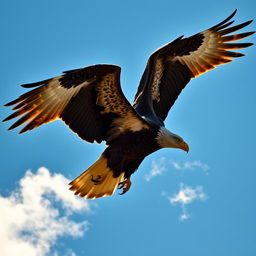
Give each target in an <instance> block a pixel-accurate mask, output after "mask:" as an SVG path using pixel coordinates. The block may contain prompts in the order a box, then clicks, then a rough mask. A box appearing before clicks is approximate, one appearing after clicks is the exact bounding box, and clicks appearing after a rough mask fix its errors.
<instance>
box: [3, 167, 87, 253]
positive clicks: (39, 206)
mask: <svg viewBox="0 0 256 256" xmlns="http://www.w3.org/2000/svg"><path fill="white" fill-rule="evenodd" d="M69 182H70V181H69V180H68V179H67V178H65V177H64V176H63V175H61V174H51V173H50V172H49V171H48V170H47V169H46V168H44V167H42V168H39V169H38V171H37V172H36V173H35V174H33V173H32V172H31V171H27V172H26V174H25V176H24V178H22V179H21V180H20V181H19V186H18V188H17V189H16V190H14V191H12V192H11V193H10V195H9V196H8V197H5V196H2V195H0V209H1V210H0V255H4V256H13V255H20V254H22V255H26V256H43V255H46V254H48V253H50V252H51V247H52V246H53V245H56V241H57V239H58V238H60V237H61V236H63V235H68V236H72V237H81V236H83V234H84V232H85V231H86V230H87V229H88V222H87V221H83V222H76V221H74V220H72V218H71V217H72V214H74V213H76V212H80V211H86V212H90V210H91V207H90V204H89V203H88V201H86V200H84V199H81V198H79V197H76V196H74V195H73V193H72V192H71V191H69V190H68V189H67V188H68V186H67V184H68V183H69ZM21 252H22V253H21ZM68 252H69V253H68V255H75V253H74V252H73V251H72V250H69V249H68ZM56 255H58V254H56Z"/></svg>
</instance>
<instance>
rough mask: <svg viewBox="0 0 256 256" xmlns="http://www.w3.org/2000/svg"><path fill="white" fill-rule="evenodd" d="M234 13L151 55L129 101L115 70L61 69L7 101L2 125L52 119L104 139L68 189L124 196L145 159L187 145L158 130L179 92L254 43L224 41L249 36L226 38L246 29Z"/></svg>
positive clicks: (32, 124) (90, 194) (83, 135)
mask: <svg viewBox="0 0 256 256" xmlns="http://www.w3.org/2000/svg"><path fill="white" fill-rule="evenodd" d="M235 13H236V10H235V11H234V12H233V13H232V14H231V15H230V16H229V17H228V18H226V19H225V20H224V21H222V22H220V23H219V24H217V25H215V26H213V27H211V28H209V29H207V30H205V31H203V32H200V33H197V34H195V35H193V36H190V37H188V38H183V36H182V37H179V38H177V39H176V40H174V41H172V42H170V43H168V44H166V45H164V46H163V47H161V48H160V49H158V50H157V51H155V52H154V53H153V54H152V55H151V56H150V57H149V60H148V63H147V65H146V68H145V71H144V73H143V75H142V78H141V81H140V84H139V87H138V91H137V93H136V95H135V99H134V103H133V105H131V104H130V103H129V102H128V100H127V99H126V98H125V96H124V94H123V92H122V90H121V87H120V72H121V68H120V67H118V66H115V65H107V64H99V65H94V66H89V67H85V68H81V69H76V70H70V71H65V72H63V75H61V76H58V77H54V78H51V79H47V80H44V81H40V82H37V83H31V84H24V85H22V86H23V87H25V88H34V89H33V90H31V91H29V92H27V93H25V94H23V95H21V96H20V97H18V98H17V99H16V100H14V101H11V102H9V103H7V104H6V106H11V105H14V107H13V110H15V112H14V113H13V114H11V115H10V116H8V117H7V118H6V119H4V120H3V121H8V120H10V119H13V118H16V117H19V116H22V117H21V118H20V119H18V120H17V121H16V122H15V123H14V124H13V125H12V126H11V127H10V128H9V129H14V128H16V127H18V126H20V125H22V124H26V125H25V126H24V127H23V129H22V130H21V131H20V133H23V132H26V131H28V130H32V129H34V128H36V127H38V126H40V125H42V124H45V123H49V122H51V121H54V120H56V119H61V120H63V121H64V122H65V123H66V124H67V125H68V126H69V127H70V129H71V130H72V131H74V132H75V133H77V134H78V136H79V137H80V138H82V139H83V140H86V141H88V142H94V141H96V142H98V143H101V142H102V141H106V144H107V148H106V149H105V151H104V152H103V153H102V155H101V156H100V158H99V159H98V160H97V161H96V162H95V163H94V164H93V165H92V166H91V167H90V168H88V169H87V170H86V171H85V172H83V173H82V174H81V175H80V176H79V177H77V178H76V179H74V180H73V181H72V182H71V183H70V185H71V188H70V189H71V190H73V191H75V194H77V195H80V196H82V197H86V198H88V199H93V198H98V197H103V196H108V195H112V194H113V193H114V192H115V190H116V189H117V187H118V186H119V187H118V188H119V189H122V194H124V193H125V192H127V191H128V190H129V188H130V186H131V180H130V176H131V175H132V174H133V173H134V172H135V171H136V170H137V169H138V167H139V165H140V164H141V162H142V161H143V159H144V158H145V157H146V156H147V155H149V154H151V153H153V152H154V151H157V150H159V149H161V148H166V147H168V148H180V149H182V150H185V151H187V152H188V150H189V146H188V144H187V143H186V142H185V141H184V140H183V139H182V138H181V137H180V136H178V135H176V134H174V133H172V132H170V131H168V130H167V129H166V128H165V127H164V120H165V118H166V117H167V115H168V112H169V110H170V108H171V107H172V106H173V104H174V103H175V101H176V99H177V98H178V96H179V94H180V93H181V91H182V89H184V87H185V86H186V84H187V83H188V82H189V81H190V79H192V78H194V77H197V76H199V75H201V74H203V73H205V72H207V71H209V70H211V69H213V68H215V67H216V66H217V65H221V64H225V63H228V62H230V61H232V59H233V58H236V57H241V56H243V54H241V53H236V52H233V51H230V50H234V49H241V48H246V47H248V46H251V45H252V43H230V42H231V41H237V40H240V39H243V38H245V37H247V36H250V35H252V34H253V33H254V32H244V33H240V34H231V35H230V33H232V32H235V31H237V30H240V29H242V28H244V27H245V26H247V25H249V24H250V23H251V22H252V21H247V22H244V23H242V24H239V25H236V26H230V25H231V24H232V23H233V21H230V20H231V19H232V18H233V16H234V15H235Z"/></svg>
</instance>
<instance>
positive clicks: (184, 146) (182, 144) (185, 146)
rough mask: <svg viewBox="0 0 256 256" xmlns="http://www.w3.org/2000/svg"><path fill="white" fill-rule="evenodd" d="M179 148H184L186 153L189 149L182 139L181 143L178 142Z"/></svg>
mask: <svg viewBox="0 0 256 256" xmlns="http://www.w3.org/2000/svg"><path fill="white" fill-rule="evenodd" d="M179 148H180V149H182V150H184V151H186V152H187V153H188V151H189V146H188V144H187V143H186V142H185V141H183V142H182V143H181V144H180V147H179Z"/></svg>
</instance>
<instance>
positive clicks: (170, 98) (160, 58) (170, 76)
mask: <svg viewBox="0 0 256 256" xmlns="http://www.w3.org/2000/svg"><path fill="white" fill-rule="evenodd" d="M235 13H236V11H234V12H233V13H232V14H231V15H230V16H229V17H228V18H226V19H225V20H224V21H222V22H220V23H219V24H217V25H215V26H213V27H211V28H209V29H207V30H205V31H203V32H200V33H198V34H195V35H193V36H191V37H188V38H182V37H180V38H178V39H176V40H174V41H173V42H171V43H168V44H167V45H165V46H163V47H162V48H160V49H159V50H157V51H155V52H154V53H153V54H152V55H151V56H150V59H149V62H148V63H151V65H147V67H146V70H145V72H144V74H150V76H151V79H150V78H149V77H147V76H146V75H144V76H143V77H142V80H141V82H140V85H139V87H138V91H137V94H136V96H135V100H134V105H135V108H138V109H139V108H140V106H139V105H140V102H142V101H141V99H142V98H143V97H142V96H143V94H145V93H148V94H149V96H150V97H151V98H152V101H153V107H154V111H155V114H156V115H157V116H158V117H160V118H161V119H162V120H164V119H165V118H166V116H167V114H168V111H169V109H170V108H171V107H172V105H173V104H174V102H175V100H176V99H177V97H178V96H179V94H180V93H181V91H182V89H183V88H184V87H185V86H186V84H187V83H188V82H189V81H190V79H191V78H194V77H197V76H199V75H201V74H203V73H205V72H207V71H209V70H211V69H213V68H215V67H216V66H218V65H221V64H225V63H228V62H231V61H232V60H233V58H237V57H241V56H244V54H241V53H237V52H231V51H229V50H234V49H242V48H246V47H249V46H251V45H253V44H252V43H226V42H231V41H236V40H240V39H243V38H245V37H248V36H250V35H252V34H253V33H254V32H246V33H241V34H236V35H228V36H226V35H227V34H229V33H232V32H235V31H237V30H240V29H242V28H244V27H245V26H247V25H249V24H250V23H251V22H252V21H247V22H244V23H242V24H239V25H236V26H233V27H229V26H230V25H231V24H232V23H233V21H230V19H231V18H232V17H233V16H234V15H235ZM150 66H151V67H152V66H153V69H152V70H150V71H149V70H147V69H149V67H150ZM148 83H151V84H150V86H149V85H148ZM149 87H150V90H149V89H148V88H149Z"/></svg>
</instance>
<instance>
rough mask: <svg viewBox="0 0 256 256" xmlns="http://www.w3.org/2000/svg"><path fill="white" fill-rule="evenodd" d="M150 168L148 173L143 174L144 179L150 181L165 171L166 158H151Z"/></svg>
mask: <svg viewBox="0 0 256 256" xmlns="http://www.w3.org/2000/svg"><path fill="white" fill-rule="evenodd" d="M151 166H152V168H151V170H150V172H149V173H148V174H146V175H145V180H146V181H150V180H151V179H153V178H154V177H156V176H158V175H162V174H163V173H164V172H165V171H166V160H165V158H164V157H162V158H160V159H158V160H156V159H153V160H152V164H151Z"/></svg>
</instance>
